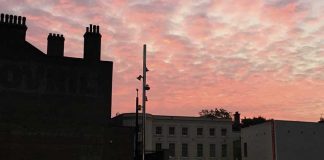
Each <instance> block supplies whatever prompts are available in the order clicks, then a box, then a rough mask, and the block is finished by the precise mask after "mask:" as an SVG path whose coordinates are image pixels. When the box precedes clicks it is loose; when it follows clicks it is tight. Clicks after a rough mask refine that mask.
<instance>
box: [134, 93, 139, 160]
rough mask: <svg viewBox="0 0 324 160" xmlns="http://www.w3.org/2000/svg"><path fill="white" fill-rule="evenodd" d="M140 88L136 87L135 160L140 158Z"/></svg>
mask: <svg viewBox="0 0 324 160" xmlns="http://www.w3.org/2000/svg"><path fill="white" fill-rule="evenodd" d="M138 107H139V106H138V89H137V88H136V106H135V109H136V120H135V132H136V133H135V160H139V158H138V156H139V155H138V131H139V129H138V109H139V108H138Z"/></svg>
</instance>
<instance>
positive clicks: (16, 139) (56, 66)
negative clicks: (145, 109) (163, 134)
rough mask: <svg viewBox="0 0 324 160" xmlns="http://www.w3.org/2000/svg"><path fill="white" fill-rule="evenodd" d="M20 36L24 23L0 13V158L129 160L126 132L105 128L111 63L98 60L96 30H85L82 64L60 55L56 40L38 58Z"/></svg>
mask: <svg viewBox="0 0 324 160" xmlns="http://www.w3.org/2000/svg"><path fill="white" fill-rule="evenodd" d="M44 27H46V26H44ZM26 31H27V26H26V18H25V17H21V16H15V15H8V14H1V17H0V50H1V52H0V159H10V160H21V159H25V160H34V159H44V160H51V159H53V160H54V159H55V160H57V159H62V160H65V159H67V160H97V159H103V158H106V159H109V158H111V157H113V156H115V155H119V156H118V157H116V156H115V157H116V158H115V159H125V160H128V159H131V158H132V153H133V152H132V151H133V148H132V147H133V146H132V144H133V129H131V128H127V127H126V128H125V127H123V128H120V127H118V126H114V125H112V124H111V123H110V114H111V95H112V74H113V62H110V61H101V60H100V56H101V55H100V52H101V34H100V31H99V26H96V25H90V27H87V28H86V31H85V33H84V35H83V36H84V53H83V57H84V58H71V57H65V56H64V41H65V39H64V36H63V35H61V34H49V35H48V38H47V42H48V48H47V54H45V53H43V52H42V51H40V50H39V49H37V48H36V47H35V46H33V45H32V44H30V43H29V42H27V41H26ZM113 133H120V134H118V135H115V134H113ZM117 142H118V143H117ZM125 144H127V147H125ZM121 146H123V147H121Z"/></svg>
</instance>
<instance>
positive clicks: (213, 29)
mask: <svg viewBox="0 0 324 160" xmlns="http://www.w3.org/2000/svg"><path fill="white" fill-rule="evenodd" d="M0 4H1V5H0V11H1V12H2V13H8V14H15V15H22V16H25V17H26V18H27V25H28V31H27V40H28V41H29V42H31V43H32V44H34V45H35V46H36V47H38V48H40V49H41V50H42V51H43V52H46V45H47V35H48V33H50V32H51V33H60V34H64V36H65V55H66V56H68V57H82V56H83V34H84V32H85V27H86V26H88V25H89V24H95V25H100V31H101V34H102V50H101V53H102V55H101V59H102V60H106V61H113V62H114V75H113V76H114V79H113V103H112V107H113V108H112V111H113V113H112V115H113V116H114V115H115V114H116V113H117V112H119V113H124V112H133V111H134V110H135V96H136V91H135V89H136V88H140V87H141V86H140V85H141V84H140V81H138V80H136V77H137V76H138V75H139V74H141V69H142V47H143V44H147V51H148V53H147V54H148V57H147V64H148V68H149V70H150V71H149V72H148V78H147V79H148V80H147V81H148V83H149V85H150V86H151V90H150V91H149V92H148V100H149V101H148V102H147V110H148V112H150V113H153V114H162V115H163V114H167V115H186V116H197V115H198V112H199V111H200V110H201V109H203V108H213V107H223V108H225V109H227V110H229V111H232V112H235V111H239V112H241V114H242V116H243V117H244V116H246V117H250V116H259V115H261V116H264V117H266V118H274V119H287V120H301V121H318V120H319V118H320V116H321V113H324V1H323V0H10V1H9V0H0Z"/></svg>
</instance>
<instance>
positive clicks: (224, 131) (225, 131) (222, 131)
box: [221, 128, 227, 136]
mask: <svg viewBox="0 0 324 160" xmlns="http://www.w3.org/2000/svg"><path fill="white" fill-rule="evenodd" d="M221 135H222V136H226V135H227V129H226V128H222V130H221Z"/></svg>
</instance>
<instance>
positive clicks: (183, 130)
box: [182, 127, 188, 136]
mask: <svg viewBox="0 0 324 160" xmlns="http://www.w3.org/2000/svg"><path fill="white" fill-rule="evenodd" d="M182 135H183V136H187V135H188V128H186V127H183V128H182Z"/></svg>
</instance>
